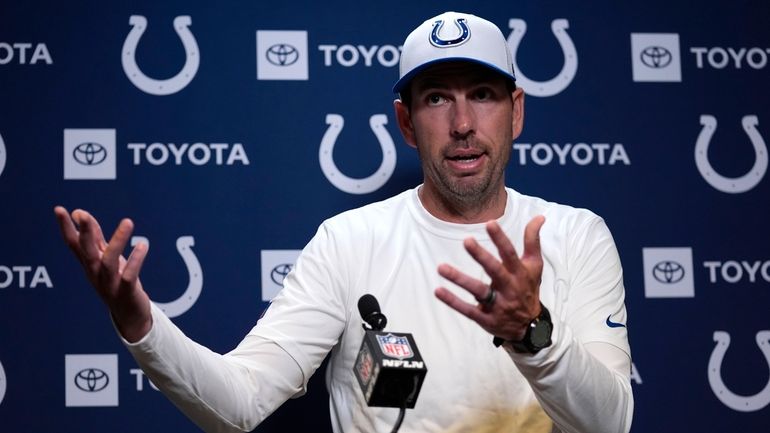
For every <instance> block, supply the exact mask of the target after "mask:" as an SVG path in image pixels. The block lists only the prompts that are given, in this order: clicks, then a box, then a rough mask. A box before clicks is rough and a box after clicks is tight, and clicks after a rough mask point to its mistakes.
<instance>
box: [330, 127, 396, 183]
mask: <svg viewBox="0 0 770 433" xmlns="http://www.w3.org/2000/svg"><path fill="white" fill-rule="evenodd" d="M326 124H327V125H329V127H328V128H327V129H326V132H325V133H324V136H323V138H322V139H321V147H320V148H319V149H318V161H319V162H320V163H321V170H322V171H323V173H324V176H326V178H327V179H329V182H331V183H332V185H334V186H336V187H337V188H339V189H340V190H342V191H344V192H346V193H348V194H366V193H370V192H373V191H377V190H378V189H379V188H380V187H381V186H383V185H385V182H387V181H388V179H390V176H391V175H393V171H394V170H395V168H396V146H395V145H393V139H392V138H390V134H388V130H387V129H386V128H385V125H387V124H388V116H386V115H384V114H375V115H373V116H372V117H370V118H369V127H370V128H371V129H372V132H374V135H375V136H376V137H377V141H379V142H380V148H381V149H382V163H381V164H380V168H378V169H377V171H375V172H374V173H372V175H370V176H369V177H365V178H362V179H354V178H351V177H348V176H346V175H344V174H343V173H342V172H341V171H340V170H339V169H338V168H337V164H335V163H334V157H333V156H332V151H333V150H334V144H335V143H336V142H337V137H338V136H339V135H340V132H342V127H343V126H344V125H345V119H343V118H342V116H340V115H339V114H327V115H326Z"/></svg>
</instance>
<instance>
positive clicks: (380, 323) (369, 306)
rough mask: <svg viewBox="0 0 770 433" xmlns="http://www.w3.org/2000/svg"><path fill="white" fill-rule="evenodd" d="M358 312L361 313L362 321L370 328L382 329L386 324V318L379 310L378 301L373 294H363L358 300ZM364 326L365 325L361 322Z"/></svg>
mask: <svg viewBox="0 0 770 433" xmlns="http://www.w3.org/2000/svg"><path fill="white" fill-rule="evenodd" d="M358 312H359V313H360V314H361V318H362V319H364V322H366V323H368V324H369V326H370V328H368V329H373V330H375V331H382V330H383V329H385V325H387V324H388V319H387V317H385V315H384V314H382V312H381V311H380V303H379V302H377V298H375V297H374V295H370V294H368V293H367V294H365V295H364V296H361V298H360V299H359V300H358ZM361 326H363V327H364V329H367V328H366V325H364V324H361Z"/></svg>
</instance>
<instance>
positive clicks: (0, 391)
mask: <svg viewBox="0 0 770 433" xmlns="http://www.w3.org/2000/svg"><path fill="white" fill-rule="evenodd" d="M5 387H6V385H5V370H3V363H2V362H0V403H2V402H3V398H5Z"/></svg>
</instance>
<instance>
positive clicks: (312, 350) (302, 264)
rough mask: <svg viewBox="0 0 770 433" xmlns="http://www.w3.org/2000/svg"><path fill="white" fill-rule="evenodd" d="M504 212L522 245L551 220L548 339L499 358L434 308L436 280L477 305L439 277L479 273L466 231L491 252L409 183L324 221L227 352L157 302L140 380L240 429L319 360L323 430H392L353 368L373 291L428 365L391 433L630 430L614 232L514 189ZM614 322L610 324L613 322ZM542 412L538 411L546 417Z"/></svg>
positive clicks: (196, 417) (295, 387) (133, 347)
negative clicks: (362, 312)
mask: <svg viewBox="0 0 770 433" xmlns="http://www.w3.org/2000/svg"><path fill="white" fill-rule="evenodd" d="M507 192H508V202H507V206H506V210H505V214H504V215H503V216H502V217H501V218H500V219H499V220H498V222H499V223H500V225H501V227H502V228H503V230H504V231H505V232H506V233H507V234H508V236H509V237H510V238H511V239H512V241H513V242H514V245H515V246H516V248H517V251H523V248H522V243H523V239H522V238H523V233H524V226H525V225H526V224H527V222H529V221H530V220H531V219H532V217H534V216H536V215H540V214H542V215H545V217H546V223H545V225H544V226H543V228H542V230H541V233H540V239H541V249H542V254H543V259H544V268H543V276H542V283H541V287H540V297H541V301H542V302H543V304H544V305H545V306H546V307H547V308H548V309H549V310H550V311H551V317H552V320H553V323H554V332H553V335H552V340H553V345H552V346H550V347H548V348H546V349H544V350H542V351H540V352H539V353H538V354H536V355H529V354H519V353H513V352H510V353H509V352H507V351H506V350H503V349H501V348H496V347H494V346H493V345H492V342H491V341H492V336H491V335H489V334H488V333H487V332H486V331H484V330H483V329H482V328H480V327H479V326H478V325H477V324H475V323H474V322H472V321H470V320H468V319H466V318H465V317H463V316H461V315H460V314H459V313H457V312H455V311H454V310H451V309H450V308H449V307H447V306H445V305H443V304H442V303H441V302H440V301H439V300H438V299H436V298H435V296H434V294H433V291H434V289H435V288H436V287H438V286H445V287H447V286H448V285H449V286H448V288H450V290H453V291H454V292H455V293H456V294H457V295H458V296H460V297H461V298H463V299H465V300H467V301H468V302H475V301H473V299H472V297H471V296H470V295H469V294H468V293H467V292H465V291H464V290H463V289H461V288H458V287H453V286H451V284H450V283H449V282H448V281H446V280H444V279H442V278H441V277H440V276H439V275H438V273H437V272H436V268H437V266H438V265H439V264H440V263H450V264H452V265H454V266H456V267H458V268H459V269H461V270H463V271H464V272H466V273H467V274H469V275H471V276H475V277H477V278H479V279H482V280H485V281H489V278H488V277H487V276H486V275H485V273H484V271H483V269H482V268H481V266H480V265H479V264H478V263H476V262H475V261H474V260H473V259H472V258H471V257H470V256H469V255H468V253H467V252H466V251H465V250H464V248H463V246H462V241H463V239H465V238H467V237H469V236H473V237H475V238H476V239H477V240H478V241H479V243H480V244H481V245H482V246H484V247H485V248H487V250H489V251H491V252H493V253H496V249H495V247H494V245H493V244H492V241H491V240H490V239H489V236H488V234H487V233H486V230H485V227H484V224H454V223H448V222H445V221H441V220H438V219H436V218H435V217H433V216H432V215H430V214H429V213H428V212H427V211H426V210H425V209H424V208H423V207H422V205H421V203H420V201H419V198H418V195H417V189H413V190H409V191H406V192H404V193H402V194H399V195H397V196H395V197H393V198H391V199H388V200H385V201H382V202H378V203H374V204H371V205H368V206H365V207H363V208H359V209H356V210H352V211H348V212H345V213H342V214H340V215H337V216H335V217H333V218H331V219H329V220H327V221H325V222H324V223H323V224H322V226H321V227H320V228H319V230H318V232H317V234H316V236H315V237H314V238H313V239H312V240H311V241H310V243H309V244H308V245H307V246H306V247H305V249H304V250H303V252H302V254H301V255H300V258H299V259H298V261H297V264H296V266H295V268H294V270H293V271H292V272H291V273H290V274H289V275H288V276H287V277H286V279H285V280H284V289H283V290H282V291H281V292H280V293H279V295H278V296H277V297H276V298H275V299H274V300H273V302H272V304H271V306H270V307H269V308H268V310H267V311H266V313H265V315H264V316H263V317H262V318H261V319H260V320H259V321H258V323H257V325H256V326H255V327H254V328H253V329H252V331H251V332H250V333H249V334H248V335H247V336H246V337H245V338H244V340H243V341H242V342H241V343H240V344H239V345H238V347H237V348H236V349H234V350H233V351H231V352H230V353H228V354H225V355H219V354H216V353H213V352H211V351H209V350H208V349H206V348H205V347H202V346H200V345H198V344H196V343H194V342H193V341H192V340H190V339H188V338H187V337H185V336H184V335H183V334H182V332H181V331H180V330H179V329H178V328H176V327H175V326H174V325H173V324H172V323H171V321H170V320H168V318H166V317H165V316H163V314H162V313H161V312H160V311H159V310H158V309H157V308H155V307H153V310H152V311H153V321H154V323H153V327H152V330H151V331H150V332H149V333H148V334H147V335H146V336H145V337H144V338H143V339H142V340H140V341H139V342H137V343H134V344H127V346H128V348H129V350H130V351H131V353H132V354H133V356H134V357H135V358H136V360H137V362H138V363H139V365H140V366H141V367H142V368H143V369H144V370H145V372H146V374H147V375H148V376H149V377H150V379H151V380H152V381H153V382H154V383H155V384H156V386H158V387H159V388H160V389H161V390H162V391H163V392H164V393H165V394H166V395H167V396H168V397H169V398H170V399H171V400H172V401H173V402H174V403H175V404H176V405H177V406H178V407H179V408H180V409H181V410H182V411H183V412H184V413H186V414H187V415H188V416H189V417H190V418H191V419H192V420H193V421H195V422H196V423H197V424H198V425H199V426H201V427H202V428H203V429H204V430H206V431H210V432H220V431H221V432H230V431H249V430H252V429H253V428H254V427H255V426H256V425H257V424H258V423H259V422H261V421H262V420H263V419H264V418H266V417H267V416H268V415H269V414H270V413H272V412H273V411H274V410H275V409H276V408H277V407H278V406H279V405H280V404H282V403H283V402H284V401H285V400H287V399H288V398H290V397H292V396H297V395H301V394H302V393H303V392H304V388H305V386H306V384H307V381H308V379H309V378H310V376H311V375H312V374H313V373H314V372H315V370H316V369H317V368H318V366H319V365H320V364H321V362H322V361H323V359H324V358H325V357H326V356H327V355H329V356H330V357H331V358H330V361H329V365H328V369H327V372H326V382H327V387H328V390H329V394H330V410H331V419H332V424H333V429H334V431H335V432H337V433H341V432H345V433H350V432H367V433H369V432H378V431H379V432H387V431H390V430H391V428H392V426H393V425H394V423H395V421H396V417H397V413H398V410H394V409H391V408H370V407H368V406H367V405H366V403H365V401H364V397H363V394H362V392H361V390H360V389H359V385H358V383H357V381H356V379H355V378H354V375H353V371H352V368H353V363H354V361H355V357H356V355H357V353H358V349H359V347H360V345H361V340H362V338H363V332H364V331H363V329H362V327H361V323H362V321H361V319H360V317H359V314H358V311H357V301H358V299H359V298H360V297H361V295H363V294H365V293H371V294H373V295H374V296H376V297H377V299H378V300H379V301H380V304H381V307H382V311H383V312H384V313H385V314H386V315H387V316H388V327H387V330H392V331H394V332H410V333H412V334H413V336H414V339H415V342H416V344H417V345H418V347H419V350H420V353H421V354H422V356H423V360H424V361H425V363H426V366H427V367H428V373H427V375H426V378H425V382H424V383H423V386H422V389H421V391H420V395H419V398H418V400H417V404H416V406H415V408H414V409H411V410H409V411H408V413H407V416H406V418H405V420H404V423H403V425H402V427H401V430H400V431H401V432H403V433H407V432H415V433H417V432H420V433H423V432H474V431H510V432H527V433H534V432H547V431H549V430H550V429H551V422H552V423H553V427H552V428H553V430H552V431H555V432H559V431H561V432H565V433H566V432H591V433H599V432H627V431H628V430H629V429H630V425H631V418H632V412H633V396H632V393H631V386H630V381H629V373H630V366H631V360H630V349H629V345H628V339H627V332H626V328H625V327H624V326H617V325H616V324H625V323H626V310H625V306H624V303H623V302H624V289H623V282H622V270H621V266H620V260H619V257H618V254H617V250H616V248H615V245H614V241H613V239H612V236H611V235H610V233H609V230H608V229H607V227H606V225H605V224H604V222H603V221H602V220H601V218H599V217H597V216H596V215H594V214H593V213H591V212H589V211H586V210H582V209H574V208H571V207H568V206H562V205H557V204H554V203H549V202H546V201H543V200H540V199H537V198H532V197H527V196H523V195H521V194H519V193H517V192H515V191H513V190H511V189H508V190H507ZM610 325H613V326H610ZM546 414H547V416H546Z"/></svg>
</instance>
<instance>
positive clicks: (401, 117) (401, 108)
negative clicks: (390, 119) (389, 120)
mask: <svg viewBox="0 0 770 433" xmlns="http://www.w3.org/2000/svg"><path fill="white" fill-rule="evenodd" d="M393 108H394V109H395V111H396V120H397V121H398V129H400V130H401V135H403V136H404V141H406V144H408V145H410V146H412V147H414V148H416V147H417V142H416V141H415V139H414V125H413V124H412V116H411V115H410V114H409V107H407V106H406V104H404V103H403V102H402V101H401V100H400V99H396V100H395V101H393Z"/></svg>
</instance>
